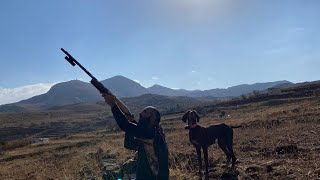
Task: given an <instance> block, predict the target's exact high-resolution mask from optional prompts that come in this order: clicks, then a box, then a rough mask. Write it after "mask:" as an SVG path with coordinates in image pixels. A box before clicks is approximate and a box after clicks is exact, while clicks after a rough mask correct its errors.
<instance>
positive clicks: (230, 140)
mask: <svg viewBox="0 0 320 180" xmlns="http://www.w3.org/2000/svg"><path fill="white" fill-rule="evenodd" d="M226 145H227V149H228V151H229V153H230V156H231V158H232V168H234V166H235V164H236V160H237V158H236V156H235V155H234V152H233V130H232V129H231V133H230V135H229V136H228V137H227V141H226Z"/></svg>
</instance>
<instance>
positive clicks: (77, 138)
mask: <svg viewBox="0 0 320 180" xmlns="http://www.w3.org/2000/svg"><path fill="white" fill-rule="evenodd" d="M220 110H224V111H226V112H227V113H228V114H229V115H230V116H229V117H228V118H222V119H220V118H219V112H220V111H216V110H213V111H211V112H206V113H205V116H203V117H202V119H201V120H200V124H201V125H203V126H207V125H211V124H218V123H227V124H232V125H242V127H241V128H237V129H234V131H235V132H234V149H235V153H236V156H237V158H238V161H237V164H236V168H235V169H234V170H232V169H227V168H226V167H225V163H226V160H225V156H224V154H223V152H222V151H221V150H220V149H219V148H218V146H217V144H215V145H213V146H211V147H210V148H209V163H210V172H209V173H210V178H211V179H320V161H319V159H320V155H319V154H320V138H319V135H320V116H319V114H320V99H319V98H302V99H295V100H291V99H283V100H273V101H265V102H260V103H253V104H247V105H242V106H233V107H226V108H220ZM181 116H182V114H175V115H170V116H165V117H163V119H162V124H163V127H164V130H165V132H166V135H167V142H168V146H169V151H170V157H169V158H170V179H173V180H174V179H185V180H189V179H199V178H198V175H197V173H196V172H197V171H198V162H197V157H196V152H195V149H194V148H193V147H192V145H191V144H190V143H189V140H188V131H187V130H185V129H184V126H185V124H183V123H182V121H181V120H180V118H181ZM123 137H124V134H123V133H121V132H108V131H105V130H102V131H95V132H91V133H83V134H76V135H72V136H67V137H62V138H60V139H56V140H51V141H49V142H44V143H36V144H30V145H27V146H24V147H20V148H15V149H8V150H1V152H0V179H102V178H103V177H104V178H106V179H108V178H110V176H109V175H112V174H113V175H116V176H117V175H119V174H120V175H123V174H130V173H131V171H130V168H132V165H129V166H127V167H126V168H122V167H123V164H128V161H129V160H130V159H131V158H132V157H134V152H132V151H129V150H126V149H125V148H123ZM125 162H127V163H125ZM124 170H125V171H127V172H125V173H124V172H123V171H124ZM129 171H130V172H129ZM117 173H118V174H117Z"/></svg>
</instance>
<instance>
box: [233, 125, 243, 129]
mask: <svg viewBox="0 0 320 180" xmlns="http://www.w3.org/2000/svg"><path fill="white" fill-rule="evenodd" d="M230 127H231V128H232V129H235V128H241V127H242V125H238V126H232V125H231V126H230Z"/></svg>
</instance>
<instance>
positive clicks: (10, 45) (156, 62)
mask: <svg viewBox="0 0 320 180" xmlns="http://www.w3.org/2000/svg"><path fill="white" fill-rule="evenodd" d="M319 17H320V1H318V0H306V1H303V0H299V1H297V0H281V1H279V0H265V1H256V0H161V1H152V0H134V1H132V0H127V1H124V0H90V1H88V0H77V1H76V0H55V1H43V0H28V1H21V0H10V1H2V2H1V6H0V22H1V26H0V27H1V28H0V68H1V70H0V76H1V78H0V88H2V89H6V90H7V91H8V90H10V89H12V88H17V87H21V86H26V85H34V84H39V83H45V84H51V83H55V82H61V81H67V80H71V79H81V80H84V81H89V80H90V79H89V78H88V77H87V76H86V75H85V74H84V73H83V72H82V71H81V70H80V69H79V68H76V67H74V68H73V67H71V66H70V65H69V64H68V63H67V62H66V61H65V60H64V55H63V53H62V52H61V51H60V48H61V47H63V48H65V49H66V50H68V51H69V52H70V53H71V54H72V55H74V57H76V58H77V59H78V61H80V62H81V63H82V64H83V65H84V66H86V67H87V68H88V69H89V70H90V71H92V73H93V74H94V75H95V76H96V77H97V78H98V79H100V80H103V79H106V78H109V77H112V76H115V75H123V76H126V77H128V78H130V79H133V80H136V81H139V82H140V83H141V84H142V85H143V86H145V87H149V86H151V85H153V84H160V85H164V86H167V87H171V88H185V89H212V88H225V87H229V86H233V85H238V84H243V83H255V82H268V81H276V80H289V81H292V82H301V81H311V80H318V79H319V76H320V71H319V70H318V68H319V67H320V60H319V59H320V36H319V32H320V31H319V30H320V24H319Z"/></svg>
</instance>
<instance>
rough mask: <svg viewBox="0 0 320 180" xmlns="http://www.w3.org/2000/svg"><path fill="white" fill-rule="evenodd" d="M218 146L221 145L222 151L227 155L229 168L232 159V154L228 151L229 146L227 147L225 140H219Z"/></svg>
mask: <svg viewBox="0 0 320 180" xmlns="http://www.w3.org/2000/svg"><path fill="white" fill-rule="evenodd" d="M218 145H219V147H220V149H221V150H222V151H223V152H224V154H225V155H226V157H227V163H226V166H227V167H228V166H229V163H230V159H231V154H230V152H229V151H228V149H227V145H226V142H225V140H223V139H218Z"/></svg>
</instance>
